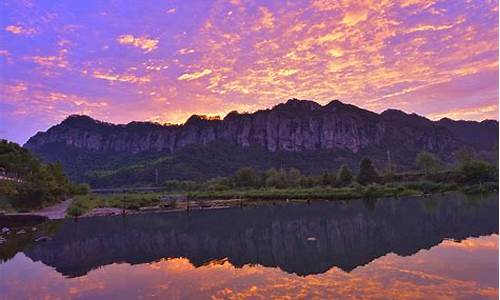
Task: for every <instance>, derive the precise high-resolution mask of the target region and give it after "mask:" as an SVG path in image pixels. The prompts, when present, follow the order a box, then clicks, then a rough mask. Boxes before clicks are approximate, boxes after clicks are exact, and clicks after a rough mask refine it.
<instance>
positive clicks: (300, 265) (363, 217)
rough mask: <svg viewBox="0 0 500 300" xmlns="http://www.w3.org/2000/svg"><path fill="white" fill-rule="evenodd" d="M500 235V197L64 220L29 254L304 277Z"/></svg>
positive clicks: (84, 264)
mask: <svg viewBox="0 0 500 300" xmlns="http://www.w3.org/2000/svg"><path fill="white" fill-rule="evenodd" d="M492 233H498V195H496V194H494V195H490V196H488V197H484V198H481V199H479V198H474V199H471V198H466V197H465V196H461V195H446V196H440V197H433V198H406V199H399V200H396V199H384V200H378V201H376V202H375V203H370V205H366V201H365V202H363V201H348V202H340V201H337V202H321V203H313V204H311V205H290V206H285V207H271V206H270V207H259V208H244V209H239V208H234V209H223V210H212V211H192V212H190V213H185V212H178V213H167V214H149V215H132V216H127V217H121V216H119V217H101V218H86V219H81V220H79V221H78V222H74V221H72V220H66V221H64V222H63V223H62V224H61V225H60V227H59V229H58V230H57V232H56V233H55V234H54V236H53V239H52V240H50V241H47V242H43V243H37V244H35V245H33V246H32V247H30V248H29V249H26V250H25V251H24V253H25V254H26V255H27V256H28V257H30V258H31V259H33V260H35V261H41V262H43V263H44V264H45V265H49V266H52V267H54V268H55V269H56V270H57V271H58V272H59V273H61V274H63V275H65V276H70V277H75V276H82V275H85V274H86V273H87V272H89V271H90V270H92V269H95V268H98V267H100V266H104V265H108V264H112V263H121V262H125V263H129V264H139V263H148V262H152V261H157V260H159V259H161V258H175V257H183V258H187V259H189V261H190V262H191V263H192V264H193V265H194V266H196V267H198V266H201V265H203V264H206V263H207V262H210V261H214V260H219V259H227V260H228V261H229V262H231V264H233V265H234V266H236V267H241V266H243V265H246V264H260V265H263V266H266V267H279V268H280V269H282V270H283V271H285V272H288V273H296V274H298V275H301V276H304V275H309V274H318V273H323V272H326V271H327V270H329V269H330V268H332V267H334V266H335V267H338V268H340V269H342V270H344V271H346V272H349V271H351V270H353V269H355V268H356V267H358V266H361V265H365V264H368V263H369V262H371V261H372V260H374V259H376V258H378V257H380V256H383V255H385V254H387V253H390V252H394V253H396V254H398V255H400V256H408V255H412V254H414V253H416V252H418V251H419V250H421V249H429V248H431V247H432V246H435V245H437V244H439V243H440V242H442V241H443V240H444V239H454V240H462V239H465V238H468V237H471V236H480V235H486V234H492Z"/></svg>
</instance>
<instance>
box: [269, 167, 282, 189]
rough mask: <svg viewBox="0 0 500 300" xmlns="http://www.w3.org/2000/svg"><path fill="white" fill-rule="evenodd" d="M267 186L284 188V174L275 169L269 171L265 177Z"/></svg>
mask: <svg viewBox="0 0 500 300" xmlns="http://www.w3.org/2000/svg"><path fill="white" fill-rule="evenodd" d="M265 177H266V179H265V184H266V186H269V187H276V188H282V187H285V176H284V174H283V172H280V171H278V170H276V169H275V168H271V169H269V170H267V172H266V175H265Z"/></svg>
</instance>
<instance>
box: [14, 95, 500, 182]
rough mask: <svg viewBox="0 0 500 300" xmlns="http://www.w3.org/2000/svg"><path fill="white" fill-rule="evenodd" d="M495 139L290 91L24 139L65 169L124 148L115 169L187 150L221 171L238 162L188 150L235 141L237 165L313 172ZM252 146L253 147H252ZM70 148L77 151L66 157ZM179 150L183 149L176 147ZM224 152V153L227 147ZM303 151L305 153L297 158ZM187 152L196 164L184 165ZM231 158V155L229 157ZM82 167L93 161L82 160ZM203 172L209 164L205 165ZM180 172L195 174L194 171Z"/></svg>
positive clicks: (482, 146) (491, 130)
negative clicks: (248, 107) (184, 116)
mask: <svg viewBox="0 0 500 300" xmlns="http://www.w3.org/2000/svg"><path fill="white" fill-rule="evenodd" d="M228 145H234V147H236V148H232V147H233V146H228ZM495 145H498V122H497V121H483V122H476V121H453V120H450V119H443V120H439V121H431V120H429V119H427V118H425V117H422V116H419V115H416V114H407V113H405V112H403V111H400V110H394V109H390V110H386V111H384V112H382V113H380V114H378V113H375V112H371V111H368V110H365V109H362V108H359V107H357V106H355V105H351V104H345V103H342V102H341V101H339V100H334V101H331V102H330V103H328V104H326V105H321V104H319V103H316V102H314V101H310V100H298V99H290V100H288V101H287V102H285V103H280V104H277V105H275V106H274V107H272V108H268V109H263V110H258V111H256V112H254V113H238V112H231V113H229V114H227V115H226V116H225V117H224V118H222V119H221V118H214V117H207V116H202V115H193V116H191V117H190V118H189V119H188V120H187V121H186V123H184V124H182V125H162V124H159V123H154V122H130V123H128V124H118V125H117V124H112V123H107V122H102V121H98V120H94V119H93V118H91V117H89V116H82V115H72V116H69V117H68V118H66V119H65V120H64V121H63V122H61V123H60V124H58V125H55V126H53V127H51V128H50V129H48V130H47V131H46V132H39V133H37V134H36V135H35V136H33V137H31V138H30V139H29V140H28V142H27V143H26V144H25V145H24V146H25V147H26V148H28V149H30V150H31V151H33V152H34V153H35V154H37V155H39V156H40V157H41V158H42V159H44V160H47V161H50V162H52V161H58V160H59V161H61V163H62V164H63V166H64V167H65V169H72V168H73V169H75V170H76V169H79V170H80V169H82V167H83V166H82V164H84V163H83V162H79V161H78V158H79V157H82V156H85V157H86V158H87V159H88V160H86V162H85V163H88V161H92V159H91V158H92V156H99V157H102V158H103V160H106V159H105V157H106V156H108V157H111V158H112V159H113V160H116V157H118V156H123V158H122V159H121V160H120V161H117V162H116V164H114V165H113V166H112V167H110V170H115V169H116V167H117V166H118V167H126V166H129V165H130V162H129V160H130V159H129V158H130V157H132V156H135V157H139V158H140V157H141V156H148V157H155V159H157V158H159V157H160V156H172V157H173V160H174V161H175V159H176V158H178V159H180V158H179V157H181V156H182V157H183V161H177V164H178V165H183V167H184V168H187V169H193V170H194V169H198V168H200V164H201V165H205V166H206V168H207V169H208V168H209V166H210V168H212V169H214V168H215V169H221V172H220V173H216V174H215V175H221V176H223V175H227V174H226V173H227V172H229V171H234V169H235V168H236V167H237V166H233V165H231V166H228V167H227V168H226V166H224V164H225V162H224V161H220V162H219V164H218V165H215V164H211V162H210V161H212V160H216V159H214V157H206V158H205V159H204V160H203V161H199V160H197V159H198V158H197V157H192V156H191V157H190V156H189V155H187V154H186V153H188V152H189V151H194V152H196V153H197V154H196V155H198V156H199V155H200V152H198V151H197V150H194V148H193V147H195V148H196V147H198V148H207V147H208V148H209V147H212V148H214V149H211V150H209V149H208V148H207V151H206V152H207V153H211V154H212V155H215V156H217V155H218V154H217V153H218V152H217V151H218V150H217V148H218V149H219V150H220V149H222V148H226V150H227V149H229V148H231V149H232V151H230V152H229V153H226V154H225V155H229V156H231V155H240V156H241V155H242V156H247V158H248V159H246V160H245V159H244V160H240V159H239V158H234V159H233V160H234V161H238V164H242V165H240V166H243V165H253V164H254V160H255V159H256V157H259V156H262V157H267V160H266V163H265V164H263V165H262V166H259V168H267V167H276V166H275V164H287V165H289V166H299V165H300V168H301V169H302V171H306V172H313V171H314V170H310V169H308V167H307V164H306V162H308V163H309V164H310V165H311V166H312V165H315V166H317V165H318V164H317V160H318V159H320V160H321V161H322V163H324V165H325V168H326V167H328V168H332V167H338V165H339V164H341V163H349V164H355V162H356V161H358V162H359V160H361V158H362V157H363V156H369V157H371V158H372V159H373V160H374V161H375V162H377V163H378V164H379V165H383V164H385V163H387V162H386V161H385V159H386V157H387V152H390V153H391V157H392V158H393V160H394V161H393V162H394V163H397V164H399V165H401V166H402V168H403V169H408V168H411V166H412V164H413V162H414V158H415V156H416V154H417V153H418V152H420V151H423V150H425V151H429V152H433V153H435V154H436V155H438V156H439V157H440V158H441V159H443V160H444V161H451V160H452V159H453V152H455V151H456V150H458V149H459V148H461V147H468V148H470V149H473V150H474V151H476V152H480V151H490V150H491V149H493V147H494V146H495ZM254 150H255V151H254ZM251 151H254V153H253V154H252V155H247V153H249V152H251ZM70 152H71V153H73V154H72V155H73V156H74V157H72V158H66V159H62V158H61V157H64V156H67V153H70ZM181 152H184V154H182V155H181V154H179V153H181ZM219 152H220V153H225V152H224V151H222V150H221V151H219ZM236 153H238V154H236ZM257 153H259V154H258V155H257ZM293 153H296V154H293ZM193 155H194V154H193ZM113 156H114V157H113ZM305 156H307V157H306V158H304V157H305ZM250 157H252V159H250ZM292 157H295V158H293V159H292ZM299 157H300V158H299ZM139 158H138V160H139V161H141V159H139ZM271 158H272V159H271ZM73 159H76V162H75V161H74V160H73ZM299 159H300V160H303V161H301V162H299V161H297V160H299ZM186 160H187V161H192V162H193V164H188V165H186V164H185V163H184V162H185V161H186ZM228 160H229V161H231V158H228ZM325 160H327V161H325ZM194 161H196V163H194ZM273 161H278V162H276V163H273ZM277 167H279V165H277ZM100 168H101V166H99V169H100ZM179 168H180V167H179ZM82 170H83V171H85V172H87V171H89V170H94V169H92V168H91V169H87V168H85V167H83V169H82ZM222 170H224V171H222ZM178 171H179V172H181V173H182V171H181V170H178ZM318 171H321V170H318ZM70 173H72V172H70ZM204 173H207V174H208V173H210V172H207V170H206V171H205V172H204ZM170 175H172V174H170ZM172 176H175V175H172ZM180 177H182V178H183V179H190V177H189V176H180ZM195 177H196V178H198V176H195ZM198 179H199V178H198Z"/></svg>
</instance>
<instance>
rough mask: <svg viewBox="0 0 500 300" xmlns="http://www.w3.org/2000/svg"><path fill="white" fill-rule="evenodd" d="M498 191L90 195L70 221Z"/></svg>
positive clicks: (412, 188)
mask: <svg viewBox="0 0 500 300" xmlns="http://www.w3.org/2000/svg"><path fill="white" fill-rule="evenodd" d="M497 190H498V184H497V183H486V184H482V185H471V186H461V187H460V186H458V185H456V184H444V183H432V182H412V183H406V184H398V185H391V184H386V185H369V186H361V185H353V186H350V187H344V188H333V187H315V188H287V189H277V188H260V189H240V190H237V189H232V190H223V191H191V192H185V193H183V194H182V195H177V196H178V197H177V198H179V199H182V200H168V201H165V200H162V199H164V198H165V194H161V193H121V194H111V195H109V194H108V195H98V194H90V195H81V196H75V197H74V201H73V203H72V204H71V206H70V207H69V209H68V213H67V215H68V216H70V217H87V216H108V215H119V214H136V213H150V212H168V211H179V210H196V209H210V208H224V207H237V206H241V207H243V206H260V205H280V204H282V203H289V202H310V201H312V200H329V201H337V200H353V199H370V200H372V199H377V198H384V197H394V198H398V197H403V196H424V195H430V194H438V193H440V194H442V193H447V192H451V191H460V192H464V193H479V192H490V191H497ZM179 196H180V197H179ZM166 198H172V197H166ZM173 198H175V197H173Z"/></svg>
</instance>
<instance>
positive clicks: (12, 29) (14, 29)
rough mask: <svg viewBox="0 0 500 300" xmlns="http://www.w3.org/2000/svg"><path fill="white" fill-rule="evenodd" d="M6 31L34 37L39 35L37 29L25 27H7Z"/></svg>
mask: <svg viewBox="0 0 500 300" xmlns="http://www.w3.org/2000/svg"><path fill="white" fill-rule="evenodd" d="M5 30H6V31H8V32H10V33H12V34H18V35H33V34H35V33H37V30H36V29H35V28H29V27H24V26H21V25H8V26H6V27H5Z"/></svg>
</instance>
